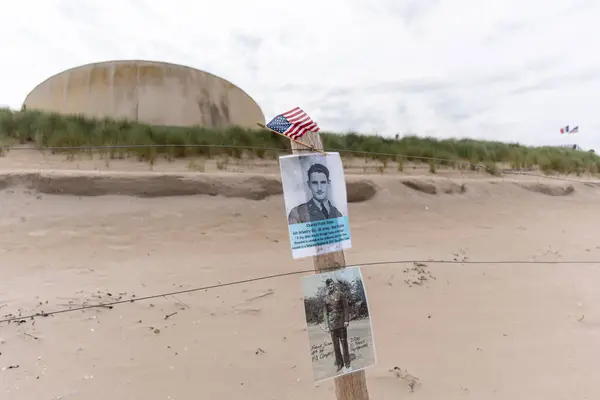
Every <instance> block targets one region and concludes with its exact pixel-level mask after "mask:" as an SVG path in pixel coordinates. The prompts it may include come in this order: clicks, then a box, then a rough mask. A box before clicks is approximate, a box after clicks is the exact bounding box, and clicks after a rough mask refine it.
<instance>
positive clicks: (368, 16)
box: [0, 0, 600, 150]
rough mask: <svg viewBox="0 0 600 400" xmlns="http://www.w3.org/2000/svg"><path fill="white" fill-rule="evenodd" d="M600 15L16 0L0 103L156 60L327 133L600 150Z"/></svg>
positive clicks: (446, 3)
mask: <svg viewBox="0 0 600 400" xmlns="http://www.w3.org/2000/svg"><path fill="white" fill-rule="evenodd" d="M599 19H600V3H599V2H596V1H593V0H573V1H560V0H529V1H527V2H524V1H517V0H489V1H476V0H378V1H369V0H328V1H323V0H306V1H304V2H302V3H289V2H282V1H276V0H257V1H254V2H246V1H242V0H219V1H212V0H211V1H204V2H198V1H192V0H180V1H178V2H175V3H172V4H171V3H165V2H156V1H153V0H121V1H120V2H108V1H105V0H86V1H85V2H83V1H82V2H75V1H71V0H35V1H34V0H31V1H28V2H16V1H14V0H11V1H10V2H7V4H6V5H3V12H2V14H1V15H0V34H2V36H3V38H4V40H3V47H4V48H3V50H4V54H5V58H4V59H5V61H4V62H3V63H2V64H1V65H0V89H1V90H2V92H0V93H1V94H0V103H7V104H9V105H10V106H11V107H14V108H19V107H20V106H21V103H22V101H23V99H24V98H25V96H26V95H27V93H28V92H29V91H30V90H31V89H32V88H33V87H34V86H35V85H36V84H38V83H39V82H41V81H43V80H44V79H46V78H48V77H49V76H51V75H53V74H55V73H57V72H60V71H62V70H64V69H67V68H71V67H74V66H77V65H81V64H86V63H89V62H94V61H104V60H111V59H153V60H160V61H166V62H173V63H180V64H185V65H189V66H192V67H195V68H198V69H201V70H205V71H208V72H211V73H214V74H216V75H218V76H221V77H223V78H225V79H228V80H230V81H232V82H233V83H235V84H236V85H239V86H240V87H241V88H242V89H244V90H245V91H247V92H248V93H249V94H250V95H251V96H252V97H254V98H255V99H256V100H257V102H258V103H259V104H260V105H261V107H262V109H263V111H264V112H265V114H266V117H267V118H268V119H269V118H271V117H273V116H274V115H275V114H277V113H279V112H282V111H285V110H287V109H289V108H291V107H294V106H296V105H299V106H301V107H303V108H304V109H305V110H306V111H307V112H308V113H309V114H310V115H311V116H312V117H313V118H314V119H315V120H317V121H318V122H319V123H320V125H321V127H322V129H324V130H335V131H347V130H358V131H362V132H366V133H371V132H379V133H381V134H384V135H389V136H393V135H394V134H396V133H405V132H409V131H410V132H414V133H417V134H428V135H435V136H439V137H450V136H470V137H479V138H488V139H499V140H519V141H521V142H523V143H527V144H560V143H573V142H576V143H578V144H580V145H581V146H582V147H584V148H596V149H597V150H600V135H599V133H600V121H598V120H597V118H596V115H597V111H596V107H597V104H598V103H599V101H598V100H599V98H600V94H599V93H600V55H599V54H598V52H597V51H596V41H597V37H600V25H599V24H598V23H597V21H598V20H599ZM566 124H570V125H571V126H574V125H579V127H580V133H579V134H578V135H574V136H569V137H565V136H561V135H559V131H558V130H559V128H560V127H561V126H563V125H566Z"/></svg>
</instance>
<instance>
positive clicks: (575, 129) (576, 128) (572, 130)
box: [569, 126, 579, 135]
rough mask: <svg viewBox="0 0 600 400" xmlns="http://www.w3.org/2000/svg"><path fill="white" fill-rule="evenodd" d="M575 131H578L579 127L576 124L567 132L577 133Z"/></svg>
mask: <svg viewBox="0 0 600 400" xmlns="http://www.w3.org/2000/svg"><path fill="white" fill-rule="evenodd" d="M577 132H579V127H578V126H576V127H575V128H573V129H571V131H570V132H569V134H570V135H571V134H573V133H577Z"/></svg>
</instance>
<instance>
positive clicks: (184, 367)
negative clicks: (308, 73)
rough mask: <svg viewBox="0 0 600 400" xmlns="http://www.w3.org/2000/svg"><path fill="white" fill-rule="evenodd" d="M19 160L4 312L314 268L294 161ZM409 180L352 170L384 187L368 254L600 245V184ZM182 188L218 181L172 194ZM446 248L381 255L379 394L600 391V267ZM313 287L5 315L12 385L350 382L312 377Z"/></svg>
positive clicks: (285, 390)
mask: <svg viewBox="0 0 600 400" xmlns="http://www.w3.org/2000/svg"><path fill="white" fill-rule="evenodd" d="M8 172H9V174H5V175H3V177H2V178H1V179H0V182H2V185H3V188H4V190H1V191H0V225H1V226H2V230H0V243H2V246H0V259H1V260H2V268H1V269H0V292H1V293H2V296H1V300H0V315H5V314H9V313H12V314H18V313H19V312H21V313H25V314H27V313H29V312H31V311H33V312H38V311H40V310H44V311H48V310H55V309H61V308H65V307H68V306H69V305H74V304H81V303H84V302H86V301H87V302H93V301H101V300H110V299H114V298H122V299H131V298H134V297H133V296H136V297H141V296H145V295H151V294H155V293H160V292H166V291H171V290H180V289H186V288H191V287H195V286H202V285H212V284H216V283H219V282H229V281H234V280H239V279H246V278H253V277H259V276H264V275H269V274H276V273H279V272H291V271H295V270H303V269H307V268H311V266H312V263H311V260H310V259H306V260H302V261H292V260H291V256H290V250H289V243H288V238H287V236H286V232H287V231H286V225H285V212H284V206H283V199H282V197H281V195H280V194H279V193H280V183H279V180H278V178H277V177H276V175H273V176H264V175H263V176H260V177H258V176H257V177H251V176H247V175H244V176H241V175H227V177H222V176H215V175H202V176H200V175H193V174H189V175H186V174H183V173H178V174H176V175H177V177H175V178H173V177H165V176H161V175H159V174H152V173H144V174H145V175H144V176H141V175H135V176H134V175H131V174H127V173H123V174H120V175H118V176H117V177H115V176H116V175H114V174H113V175H110V176H109V173H108V172H104V173H94V174H95V175H94V176H93V177H92V178H93V179H89V176H86V177H85V178H82V177H81V176H82V173H81V172H80V173H79V174H75V173H74V172H69V171H67V172H64V171H63V172H61V173H58V172H49V171H44V172H33V173H30V172H27V171H25V172H24V171H14V170H13V171H8ZM87 174H88V175H89V174H92V173H91V172H90V173H87ZM140 174H141V172H140ZM352 179H354V180H352ZM407 179H408V178H406V179H405V178H399V177H377V176H369V177H366V178H365V177H356V178H354V177H352V178H350V177H349V187H352V186H351V185H365V184H366V185H367V186H368V187H369V188H371V189H370V190H372V191H374V193H373V195H372V196H368V197H369V198H368V199H363V201H353V202H351V204H350V218H351V219H350V221H351V232H352V234H353V244H354V247H353V248H352V249H351V250H350V251H348V252H347V260H348V262H349V263H352V264H356V263H358V264H360V263H363V262H371V261H383V260H399V259H404V260H413V259H419V260H427V259H429V258H434V259H456V260H459V261H460V260H463V261H464V260H507V259H513V260H550V261H560V260H583V261H585V260H600V242H599V241H598V226H599V225H600V213H599V212H598V202H599V200H600V188H598V187H595V186H593V185H586V184H583V183H582V184H576V183H568V182H549V181H541V180H533V181H532V180H525V179H516V178H515V179H513V180H508V179H505V178H504V179H503V178H489V179H467V178H465V179H456V180H448V179H440V178H438V179H433V178H431V177H410V179H411V180H412V184H409V185H407V184H406V182H407ZM86 182H87V183H86ZM109 182H110V183H109ZM113 182H116V184H114V183H113ZM352 182H354V183H352ZM365 182H368V183H365ZM411 185H412V187H411ZM431 185H433V186H434V187H435V193H436V194H431V193H432V192H433V190H432V189H431V187H432V186H431ZM539 185H542V186H539ZM357 187H358V186H357ZM365 187H366V186H365ZM569 187H571V188H572V189H569ZM115 188H117V189H115ZM257 188H258V189H257ZM419 188H421V189H419ZM173 191H178V193H179V194H190V193H205V194H207V195H200V194H197V195H193V196H168V197H157V196H164V195H166V194H172V192H173ZM364 191H365V189H361V190H358V189H357V190H356V192H357V193H362V192H364ZM351 192H352V190H349V193H351ZM49 193H62V195H56V194H49ZM68 193H71V194H73V195H66V194H68ZM118 193H120V194H118ZM249 193H251V194H249ZM123 194H129V195H133V196H123ZM556 194H559V195H556ZM74 195H75V196H74ZM98 195H101V196H98ZM349 196H351V195H349ZM249 199H250V200H249ZM426 264H427V266H426V267H416V266H414V265H412V264H410V263H407V264H389V265H376V266H368V267H364V270H363V275H364V276H365V280H366V290H367V293H368V296H369V300H370V302H371V304H370V306H371V313H372V318H373V329H374V337H375V345H376V348H377V356H378V365H377V366H376V367H374V368H372V369H370V370H368V373H367V377H368V383H369V390H370V393H371V395H372V398H373V399H391V398H409V397H410V398H414V399H427V400H429V399H447V400H452V399H465V398H474V399H482V400H486V399H528V400H529V399H532V398H536V399H537V398H539V399H545V400H551V399H557V400H558V399H585V398H588V399H595V398H599V397H600V389H599V388H598V385H597V384H596V383H595V381H596V378H597V371H598V370H600V359H599V358H598V357H597V354H599V353H600V340H599V338H600V292H599V291H598V290H597V286H598V285H597V282H598V280H600V268H598V266H597V265H588V264H580V265H570V264H564V265H542V264H540V265H533V264H524V265H502V264H487V265H486V264H477V265H467V264H454V265H453V264H445V265H438V264H432V263H426ZM419 276H423V277H424V279H423V280H420V279H419ZM414 282H423V284H422V285H418V284H415V283H414ZM263 295H264V296H263ZM300 297H301V287H300V281H299V275H298V276H287V277H283V278H277V279H271V280H265V281H258V282H254V283H247V284H243V285H239V286H229V287H224V288H220V289H212V290H209V291H201V292H194V293H190V294H181V295H177V296H167V297H163V298H158V299H153V300H147V301H140V302H135V303H127V304H123V305H119V306H116V307H115V308H113V309H97V310H89V311H85V312H74V313H65V314H59V315H56V316H53V317H48V318H38V319H35V320H33V321H32V320H25V321H24V322H23V323H12V324H10V325H5V324H2V325H0V353H1V354H0V369H1V368H6V367H9V366H18V368H12V369H5V370H0V376H1V377H0V392H1V393H2V396H3V397H2V398H3V399H4V398H5V399H19V400H20V399H27V400H29V399H42V398H44V399H57V398H61V399H79V398H85V399H89V400H96V399H106V398H113V399H132V398H144V399H148V400H154V399H169V398H170V399H189V398H197V397H199V396H200V397H202V398H205V397H206V398H215V399H229V398H245V399H257V400H258V399H261V400H262V399H277V400H280V399H306V398H312V399H315V400H317V399H319V400H320V399H333V398H335V396H334V394H333V385H332V384H331V383H325V384H321V385H319V387H317V388H315V387H314V386H313V385H312V383H311V379H312V370H311V366H310V355H309V346H308V339H307V336H306V332H305V324H304V316H303V304H302V300H301V298H300ZM175 312H176V313H177V314H173V313H175ZM167 316H169V317H167ZM582 316H583V319H582V320H580V319H581V318H582ZM28 335H30V336H28ZM36 338H37V339H36ZM259 349H260V350H261V351H259ZM395 367H398V368H397V369H394V368H395ZM411 382H412V386H413V389H414V392H412V393H411V388H410V385H409V384H410V383H411Z"/></svg>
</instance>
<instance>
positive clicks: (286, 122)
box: [267, 107, 319, 140]
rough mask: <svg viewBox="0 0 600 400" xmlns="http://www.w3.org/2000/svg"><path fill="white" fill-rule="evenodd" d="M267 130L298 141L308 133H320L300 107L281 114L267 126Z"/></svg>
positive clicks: (315, 124)
mask: <svg viewBox="0 0 600 400" xmlns="http://www.w3.org/2000/svg"><path fill="white" fill-rule="evenodd" d="M267 128H269V129H272V130H274V131H276V132H279V133H281V134H283V135H285V136H287V137H290V138H292V139H295V140H297V139H298V138H300V137H302V135H304V134H305V133H306V132H319V126H318V125H317V123H316V122H314V121H313V120H312V119H311V118H310V117H309V116H308V114H306V113H305V112H304V111H303V110H302V109H301V108H300V107H296V108H293V109H291V110H290V111H287V112H284V113H283V114H279V115H278V116H276V117H275V118H273V119H272V120H271V122H269V123H268V124H267Z"/></svg>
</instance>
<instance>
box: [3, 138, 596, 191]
mask: <svg viewBox="0 0 600 400" xmlns="http://www.w3.org/2000/svg"><path fill="white" fill-rule="evenodd" d="M165 147H190V148H197V147H200V148H206V147H214V148H229V149H244V150H265V151H266V150H273V151H281V152H291V151H292V149H288V148H279V147H262V146H237V145H228V144H124V145H102V146H48V147H26V146H15V147H10V146H3V147H0V152H1V151H5V150H40V151H43V150H99V149H136V148H165ZM300 150H305V151H312V150H310V149H300ZM325 151H335V152H338V153H348V154H361V155H365V156H366V155H369V156H379V157H403V158H412V159H416V160H422V161H439V162H448V163H452V164H454V165H467V166H472V167H475V168H478V169H482V170H485V171H487V172H488V173H492V174H496V173H498V174H500V173H501V174H513V175H524V176H531V177H535V178H543V179H553V180H559V181H566V182H574V183H597V182H598V181H590V182H586V181H582V180H578V179H570V178H561V177H556V176H547V175H539V174H532V173H527V172H521V171H513V170H510V171H509V170H502V169H495V168H489V167H486V166H485V165H481V164H474V163H470V162H468V161H460V160H452V159H450V158H440V157H425V156H413V155H408V154H401V153H379V152H372V151H362V150H347V149H325Z"/></svg>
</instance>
